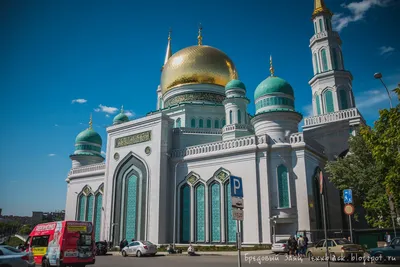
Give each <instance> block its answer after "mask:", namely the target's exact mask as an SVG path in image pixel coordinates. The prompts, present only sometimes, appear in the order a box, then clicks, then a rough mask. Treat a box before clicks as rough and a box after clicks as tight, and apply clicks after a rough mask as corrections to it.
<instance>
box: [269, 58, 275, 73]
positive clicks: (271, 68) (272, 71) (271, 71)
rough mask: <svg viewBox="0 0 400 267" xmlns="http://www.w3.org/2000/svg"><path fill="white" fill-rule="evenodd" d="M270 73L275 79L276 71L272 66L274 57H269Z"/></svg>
mask: <svg viewBox="0 0 400 267" xmlns="http://www.w3.org/2000/svg"><path fill="white" fill-rule="evenodd" d="M269 66H270V67H269V72H270V73H271V76H272V77H273V76H274V74H275V69H274V66H273V65H272V55H270V56H269Z"/></svg>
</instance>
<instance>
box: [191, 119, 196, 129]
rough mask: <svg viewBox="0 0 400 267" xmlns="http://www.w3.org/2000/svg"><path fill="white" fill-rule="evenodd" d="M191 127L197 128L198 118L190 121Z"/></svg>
mask: <svg viewBox="0 0 400 267" xmlns="http://www.w3.org/2000/svg"><path fill="white" fill-rule="evenodd" d="M190 127H192V128H196V119H192V120H191V121H190Z"/></svg>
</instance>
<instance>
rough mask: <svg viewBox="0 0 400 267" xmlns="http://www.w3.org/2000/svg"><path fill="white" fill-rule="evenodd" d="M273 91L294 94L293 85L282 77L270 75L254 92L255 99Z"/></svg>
mask: <svg viewBox="0 0 400 267" xmlns="http://www.w3.org/2000/svg"><path fill="white" fill-rule="evenodd" d="M273 93H284V94H288V95H291V96H294V92H293V88H292V86H291V85H290V84H289V83H288V82H287V81H285V80H284V79H282V78H279V77H276V76H270V77H268V78H267V79H265V80H264V81H262V82H261V83H260V84H259V85H258V86H257V88H256V91H255V92H254V99H257V98H260V97H262V96H265V95H269V94H273Z"/></svg>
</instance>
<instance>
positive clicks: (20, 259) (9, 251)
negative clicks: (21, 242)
mask: <svg viewBox="0 0 400 267" xmlns="http://www.w3.org/2000/svg"><path fill="white" fill-rule="evenodd" d="M0 266H9V267H35V260H34V258H33V254H32V252H24V251H20V250H18V249H16V248H13V247H10V246H4V245H1V246H0Z"/></svg>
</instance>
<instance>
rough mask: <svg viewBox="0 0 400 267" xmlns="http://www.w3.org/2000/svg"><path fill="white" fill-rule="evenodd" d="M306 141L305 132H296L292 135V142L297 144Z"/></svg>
mask: <svg viewBox="0 0 400 267" xmlns="http://www.w3.org/2000/svg"><path fill="white" fill-rule="evenodd" d="M302 142H304V136H303V133H294V134H291V135H290V144H297V143H302Z"/></svg>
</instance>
